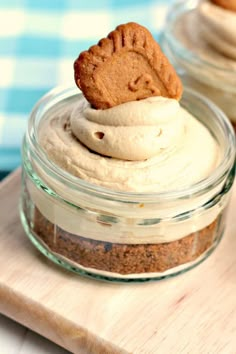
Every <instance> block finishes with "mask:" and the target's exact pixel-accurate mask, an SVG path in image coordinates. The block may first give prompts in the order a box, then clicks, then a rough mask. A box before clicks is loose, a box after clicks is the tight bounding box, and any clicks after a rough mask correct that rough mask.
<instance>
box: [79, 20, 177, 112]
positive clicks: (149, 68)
mask: <svg viewBox="0 0 236 354" xmlns="http://www.w3.org/2000/svg"><path fill="white" fill-rule="evenodd" d="M74 71H75V82H76V84H77V85H78V87H79V88H80V89H81V90H82V91H83V93H84V96H85V97H86V98H87V100H88V101H89V102H90V103H91V105H92V106H93V107H94V108H97V109H105V108H109V107H113V106H116V105H118V104H121V103H124V102H129V101H134V100H138V99H144V98H147V97H150V96H164V97H170V98H175V99H179V98H180V97H181V95H182V84H181V81H180V79H179V77H178V76H177V74H176V72H175V70H174V68H173V67H172V66H171V64H170V63H169V61H168V59H167V58H166V57H165V55H164V54H163V53H162V51H161V49H160V46H159V45H158V44H157V42H156V41H155V40H154V38H153V37H152V35H151V33H150V32H149V31H148V30H147V29H146V28H145V27H143V26H140V25H138V24H136V23H133V22H132V23H127V24H124V25H120V26H118V27H117V28H116V29H115V30H114V31H112V32H111V33H110V34H109V35H108V37H107V38H103V39H101V40H100V41H99V42H98V44H97V45H94V46H92V47H91V48H90V49H89V50H88V51H85V52H82V53H81V54H80V55H79V57H78V58H77V60H76V61H75V63H74Z"/></svg>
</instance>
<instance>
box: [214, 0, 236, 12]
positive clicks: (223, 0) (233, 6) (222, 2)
mask: <svg viewBox="0 0 236 354" xmlns="http://www.w3.org/2000/svg"><path fill="white" fill-rule="evenodd" d="M211 1H212V2H213V3H214V4H216V5H218V6H220V7H223V8H224V9H226V10H230V11H236V0H211Z"/></svg>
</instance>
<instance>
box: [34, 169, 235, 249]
mask: <svg viewBox="0 0 236 354" xmlns="http://www.w3.org/2000/svg"><path fill="white" fill-rule="evenodd" d="M38 172H39V171H38ZM48 182H49V183H50V181H49V179H48V180H47V184H48ZM51 182H52V184H53V181H51ZM55 187H56V188H55ZM60 188H61V190H60V191H59V190H58V185H57V186H54V190H55V189H56V190H57V191H58V193H60V192H61V194H62V195H63V194H64V195H65V191H66V187H64V188H63V187H62V186H60ZM29 192H30V196H31V198H32V201H33V202H34V204H35V205H36V206H37V208H38V209H39V211H40V212H41V214H42V215H43V216H44V217H45V218H46V219H48V220H49V221H50V222H51V223H52V224H54V225H56V226H58V227H60V228H62V229H63V230H65V231H67V232H69V233H71V234H74V235H78V236H82V237H85V238H88V239H93V240H98V241H105V242H112V243H123V244H147V243H149V244H157V243H165V242H172V241H176V240H178V239H181V238H182V237H184V236H187V235H189V234H191V233H193V232H197V231H199V230H201V229H203V228H205V227H207V226H208V225H210V224H211V223H212V222H213V221H214V220H215V219H216V218H217V216H218V215H219V214H220V212H221V211H222V210H223V209H224V208H225V206H226V204H227V202H228V198H229V194H226V195H225V196H224V197H223V198H222V200H221V201H220V202H218V203H217V204H216V205H215V206H214V207H211V208H209V209H204V208H202V209H201V210H200V209H198V210H196V211H195V212H194V208H197V207H198V208H199V207H200V206H201V205H202V204H204V202H205V201H207V200H209V199H208V198H210V196H211V195H213V193H217V191H216V190H214V191H211V193H210V194H206V195H205V196H204V198H200V199H197V198H196V199H195V200H192V201H189V202H186V203H185V205H184V206H183V205H182V206H181V201H180V202H179V205H176V206H175V207H173V210H171V208H170V207H169V209H167V210H163V211H161V212H159V210H158V206H156V205H154V206H153V205H150V206H149V205H143V207H142V208H141V209H140V207H139V206H138V205H136V206H135V205H133V206H131V205H130V208H129V209H130V210H128V211H127V210H125V209H126V208H127V207H126V208H124V206H123V205H120V206H119V207H120V209H119V208H118V207H117V205H115V203H113V205H112V203H109V204H108V205H107V210H106V212H107V213H108V210H110V212H111V213H110V214H106V216H116V215H119V216H120V217H118V218H117V222H116V221H115V222H112V221H109V218H106V217H105V218H104V217H101V215H104V214H105V213H104V211H105V210H104V209H106V208H105V207H104V205H103V206H102V209H103V211H101V210H99V201H97V202H98V203H96V201H93V202H92V201H91V197H90V198H89V197H88V198H87V200H83V201H81V199H82V198H81V196H79V194H75V195H74V198H73V199H74V202H77V204H79V205H80V206H81V207H84V208H85V209H86V208H88V210H89V212H86V211H84V210H81V209H76V208H73V207H71V206H69V205H67V204H65V203H62V202H60V201H59V200H56V199H55V198H52V197H51V196H50V195H49V194H47V193H45V192H43V191H41V190H39V189H38V188H36V187H35V186H34V185H33V184H30V185H29ZM68 192H69V191H68ZM70 193H71V191H70ZM89 199H90V200H89ZM199 203H200V204H199ZM94 204H96V205H97V206H98V208H97V210H96V209H94ZM132 209H133V210H132ZM188 210H193V213H192V215H191V217H189V218H186V219H183V220H180V221H178V220H176V219H166V220H165V219H164V217H165V216H166V215H167V214H168V215H169V216H173V217H174V216H176V215H177V214H178V213H181V212H186V211H188ZM100 213H102V214H100ZM132 214H133V215H132ZM155 218H156V224H155V223H154V224H153V225H148V222H149V223H150V222H155ZM159 218H160V219H161V218H163V219H162V220H160V222H159V220H158V219H159ZM145 219H146V224H145V223H144V224H142V223H143V221H145ZM56 232H57V229H56V227H55V237H56Z"/></svg>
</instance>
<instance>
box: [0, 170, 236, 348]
mask: <svg viewBox="0 0 236 354" xmlns="http://www.w3.org/2000/svg"><path fill="white" fill-rule="evenodd" d="M19 192H20V171H17V172H15V173H14V174H12V175H11V176H9V177H8V178H7V179H6V180H5V181H4V182H2V183H1V184H0V312H2V313H3V314H5V315H6V316H9V317H10V318H12V319H14V320H16V321H18V322H20V323H22V324H23V325H25V326H27V327H29V328H31V329H32V330H34V331H36V332H38V333H40V334H41V335H43V336H45V337H47V338H49V339H51V340H52V341H54V342H56V343H57V344H59V345H61V346H63V347H65V348H66V349H68V350H70V351H72V352H73V353H76V354H77V353H78V354H85V353H86V354H94V353H96V354H97V353H101V354H106V353H107V354H116V353H134V354H141V353H144V354H172V353H173V354H176V353H186V354H187V353H191V354H200V353H201V354H209V353H214V354H216V353H224V354H226V353H227V354H231V353H236V213H235V207H236V185H234V194H233V198H232V200H231V207H230V213H229V218H228V228H227V232H226V234H225V237H224V238H223V240H222V242H221V244H220V245H219V247H218V248H217V250H216V251H215V252H214V253H213V255H212V256H211V257H210V258H208V259H207V260H206V261H205V262H204V263H202V264H201V265H199V266H198V267H197V268H195V269H193V270H191V271H190V272H188V273H185V274H184V275H181V276H178V277H175V278H172V279H168V280H165V281H161V282H152V283H141V284H110V283H105V282H99V281H95V280H89V279H85V278H82V277H80V276H78V275H75V274H71V273H69V272H67V271H64V270H63V269H61V268H59V267H57V266H55V265H54V264H53V263H51V262H50V261H48V260H47V259H46V258H44V256H42V255H41V254H40V253H39V252H38V251H37V250H36V249H35V248H34V247H33V246H32V245H31V243H30V241H29V240H28V238H27V237H26V236H25V234H24V232H23V229H22V227H21V224H20V220H19V213H18V199H19Z"/></svg>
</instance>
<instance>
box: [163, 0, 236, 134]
mask: <svg viewBox="0 0 236 354" xmlns="http://www.w3.org/2000/svg"><path fill="white" fill-rule="evenodd" d="M198 5H199V0H186V1H180V2H177V3H176V4H175V5H173V6H172V7H171V8H170V10H169V13H168V15H167V21H166V26H165V27H164V30H163V32H162V35H161V40H160V42H161V46H162V49H163V51H164V52H165V54H166V55H167V57H168V58H169V59H170V61H171V62H172V64H173V65H174V66H175V68H176V70H177V71H178V73H179V75H180V77H181V79H182V81H183V83H184V85H187V86H189V87H192V88H193V89H194V90H196V91H198V92H200V93H202V94H203V95H204V96H206V97H208V98H209V99H210V100H212V101H213V102H215V103H216V104H217V105H218V106H219V107H220V108H221V109H222V110H223V111H224V112H225V113H226V115H227V116H228V118H229V119H230V120H231V123H232V124H233V127H234V129H235V131H236V69H235V70H233V69H232V68H226V66H225V65H224V64H223V62H221V61H220V60H216V58H212V60H210V56H209V49H208V51H207V53H208V54H207V56H204V55H203V52H202V53H200V52H198V51H197V50H196V48H197V46H198V42H197V41H198V38H197V37H196V34H195V33H194V31H195V32H196V31H197V28H201V27H199V26H200V22H199V24H198V23H193V19H194V17H193V18H191V17H190V16H195V15H196V11H197V7H198ZM188 21H189V25H188ZM183 26H184V29H183V28H182V27H183ZM199 31H200V30H199ZM188 32H190V33H193V34H194V35H190V36H189V37H186V33H188ZM191 38H193V39H192V42H191ZM202 50H203V49H202ZM235 68H236V61H235Z"/></svg>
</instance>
